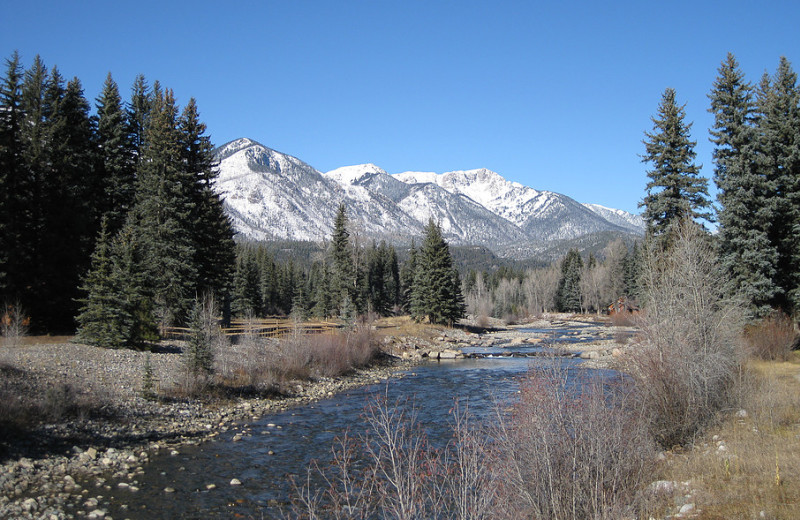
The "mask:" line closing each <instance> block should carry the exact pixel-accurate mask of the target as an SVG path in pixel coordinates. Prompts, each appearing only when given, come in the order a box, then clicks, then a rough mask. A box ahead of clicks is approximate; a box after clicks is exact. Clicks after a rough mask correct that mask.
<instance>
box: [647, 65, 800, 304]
mask: <svg viewBox="0 0 800 520" xmlns="http://www.w3.org/2000/svg"><path fill="white" fill-rule="evenodd" d="M675 96H676V95H675V91H674V90H673V89H667V90H666V91H665V92H664V94H663V96H662V100H661V103H660V104H659V107H658V116H657V117H654V118H653V124H654V126H653V132H648V133H646V140H645V147H646V153H645V154H644V155H643V161H644V162H646V163H648V164H649V165H651V167H652V169H651V170H650V171H648V177H649V178H650V182H649V183H648V185H647V195H646V196H645V198H644V200H643V201H642V203H641V206H643V207H644V217H645V219H646V220H647V223H648V234H649V235H650V236H653V237H660V238H661V239H663V240H664V241H666V242H667V243H668V242H669V240H670V237H671V236H672V235H674V232H673V230H674V229H675V227H676V226H677V225H678V223H679V222H680V220H681V219H682V218H684V217H689V218H690V219H693V220H695V221H699V222H701V223H702V220H707V221H710V220H711V219H712V213H711V211H710V210H711V207H712V205H711V201H710V200H709V196H708V180H707V179H705V178H703V177H700V176H699V168H698V167H697V165H696V164H695V163H694V159H695V155H696V154H695V152H694V146H695V144H696V142H695V141H692V140H691V139H690V135H689V132H690V128H691V123H686V122H685V121H684V118H685V115H686V114H685V105H683V106H682V105H679V104H678V103H677V101H676V99H675ZM709 99H710V102H711V106H710V108H709V111H710V112H711V113H712V114H714V125H713V127H712V128H711V129H710V140H711V142H712V143H713V144H714V145H715V148H714V152H713V158H714V182H715V184H716V186H717V188H718V189H719V195H718V198H717V202H718V203H719V209H718V211H717V212H716V213H717V217H718V222H719V233H718V235H717V237H716V246H717V249H718V254H719V257H720V263H721V267H722V268H723V269H724V271H725V273H726V274H727V278H728V279H729V280H730V282H729V283H728V287H726V292H727V294H728V296H729V297H735V298H739V299H741V300H743V301H744V302H746V304H747V306H748V308H749V312H750V314H751V315H752V316H753V317H762V316H765V315H767V314H769V313H771V312H773V309H778V310H780V311H783V312H785V313H787V314H789V315H796V314H797V313H798V311H800V88H799V87H798V85H797V74H796V73H795V72H794V71H793V70H792V66H791V64H790V63H789V60H787V59H786V58H785V57H781V58H780V61H779V63H778V68H777V70H776V71H775V73H774V74H769V73H767V72H765V73H764V74H763V76H762V77H761V80H760V82H759V83H758V85H753V84H752V83H750V82H748V81H747V80H746V79H745V76H744V74H743V73H742V71H741V70H740V68H739V64H738V62H737V61H736V58H735V57H734V56H733V54H728V55H727V57H726V58H725V60H723V62H722V63H721V65H720V67H719V69H718V75H717V78H716V79H715V81H714V84H713V86H712V89H711V92H710V93H709Z"/></svg>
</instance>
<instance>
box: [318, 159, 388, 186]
mask: <svg viewBox="0 0 800 520" xmlns="http://www.w3.org/2000/svg"><path fill="white" fill-rule="evenodd" d="M375 174H382V175H386V170H384V169H383V168H380V167H378V166H375V165H374V164H372V163H366V164H355V165H353V166H342V167H341V168H336V169H335V170H331V171H329V172H327V173H325V176H326V177H328V178H330V179H333V180H335V181H336V182H338V183H339V184H356V183H357V182H358V181H360V180H362V179H363V178H364V177H367V176H371V175H375Z"/></svg>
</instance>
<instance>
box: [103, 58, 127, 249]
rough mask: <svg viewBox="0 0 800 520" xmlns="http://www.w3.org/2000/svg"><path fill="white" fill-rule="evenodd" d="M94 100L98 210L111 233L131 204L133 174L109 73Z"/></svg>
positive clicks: (119, 101)
mask: <svg viewBox="0 0 800 520" xmlns="http://www.w3.org/2000/svg"><path fill="white" fill-rule="evenodd" d="M96 103H97V104H96V107H97V149H98V155H99V157H98V170H99V175H100V176H101V178H102V179H103V181H104V182H103V191H104V194H105V196H104V199H103V205H102V208H101V211H102V214H103V215H104V216H105V217H106V218H107V219H108V228H109V230H110V232H111V233H112V234H113V233H115V232H116V231H118V230H119V229H121V228H122V225H123V224H124V223H125V216H126V215H127V213H128V211H130V209H131V207H132V206H133V201H134V186H135V178H136V177H135V150H134V144H133V140H132V136H131V132H130V125H129V124H128V121H127V115H126V113H125V110H124V108H123V105H122V98H121V97H120V94H119V88H118V87H117V84H116V83H115V82H114V80H113V78H112V77H111V73H109V74H108V76H106V81H105V83H104V84H103V91H102V92H101V93H100V96H99V97H98V98H97V101H96Z"/></svg>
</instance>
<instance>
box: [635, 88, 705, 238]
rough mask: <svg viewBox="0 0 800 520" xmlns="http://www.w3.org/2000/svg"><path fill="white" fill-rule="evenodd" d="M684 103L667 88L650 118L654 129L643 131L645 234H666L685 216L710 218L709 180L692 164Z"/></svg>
mask: <svg viewBox="0 0 800 520" xmlns="http://www.w3.org/2000/svg"><path fill="white" fill-rule="evenodd" d="M684 107H685V105H683V106H679V105H677V103H676V101H675V91H674V90H673V89H671V88H668V89H666V91H664V94H663V96H662V99H661V103H660V104H659V106H658V117H654V118H652V121H653V132H652V133H650V132H645V136H646V137H647V139H645V141H644V144H645V150H646V152H645V154H644V155H643V156H642V162H645V163H650V164H652V166H653V168H652V169H651V170H650V171H648V172H647V176H648V177H649V178H650V181H649V182H648V183H647V187H646V190H647V195H646V196H645V198H644V200H643V201H642V202H641V203H640V204H639V207H644V208H645V209H644V213H643V216H644V219H645V220H646V221H647V230H648V233H650V234H652V235H656V236H661V235H665V234H667V233H668V232H669V231H670V229H671V228H672V227H673V226H674V225H675V224H676V223H678V222H679V221H680V220H681V219H682V218H683V217H684V216H689V217H690V218H692V219H698V218H702V219H706V220H709V221H710V220H711V219H712V215H711V213H710V212H709V208H710V207H711V203H710V201H709V200H708V186H707V185H708V181H707V179H705V178H703V177H700V175H699V174H700V168H699V167H698V166H697V165H695V164H694V159H695V156H696V153H695V151H694V146H695V144H696V142H695V141H691V140H690V139H689V130H690V129H691V126H692V125H691V123H689V124H686V123H684V121H683V120H684V118H685V117H686V112H685V110H684Z"/></svg>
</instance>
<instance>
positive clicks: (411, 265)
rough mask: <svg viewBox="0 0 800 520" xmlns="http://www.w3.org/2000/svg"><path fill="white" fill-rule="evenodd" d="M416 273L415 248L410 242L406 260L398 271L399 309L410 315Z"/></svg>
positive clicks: (412, 242)
mask: <svg viewBox="0 0 800 520" xmlns="http://www.w3.org/2000/svg"><path fill="white" fill-rule="evenodd" d="M416 273H417V248H416V245H415V243H414V241H413V240H412V241H411V248H410V249H409V251H408V260H406V262H404V263H403V267H402V268H401V269H400V308H401V309H402V310H403V311H404V312H407V313H411V300H412V298H413V291H414V277H415V276H416Z"/></svg>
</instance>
